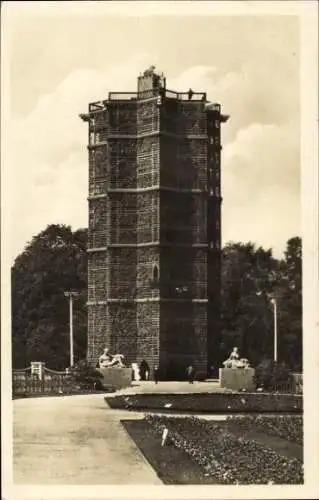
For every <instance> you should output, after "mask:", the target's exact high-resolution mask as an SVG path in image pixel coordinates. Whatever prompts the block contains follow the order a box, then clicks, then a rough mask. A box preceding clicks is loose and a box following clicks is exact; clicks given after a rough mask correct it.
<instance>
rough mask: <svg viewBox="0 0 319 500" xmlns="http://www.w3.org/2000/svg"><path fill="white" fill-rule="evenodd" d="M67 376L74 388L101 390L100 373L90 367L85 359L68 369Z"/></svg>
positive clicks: (101, 377)
mask: <svg viewBox="0 0 319 500" xmlns="http://www.w3.org/2000/svg"><path fill="white" fill-rule="evenodd" d="M69 375H70V380H71V381H72V382H73V384H74V385H75V386H79V387H80V388H81V389H82V388H85V389H96V390H102V389H103V384H102V379H103V375H102V373H101V372H100V371H99V370H97V369H96V368H94V367H92V365H90V364H89V363H88V362H87V361H86V360H85V359H84V360H81V361H78V362H77V363H76V364H75V365H74V366H72V367H71V368H70V372H69Z"/></svg>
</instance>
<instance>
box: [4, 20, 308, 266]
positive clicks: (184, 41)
mask: <svg viewBox="0 0 319 500" xmlns="http://www.w3.org/2000/svg"><path fill="white" fill-rule="evenodd" d="M9 53H10V61H9V62H10V68H9V73H10V124H9V129H10V134H9V137H10V142H9V149H10V178H11V188H10V205H11V206H10V211H11V231H10V233H11V236H10V254H11V258H12V259H14V258H15V257H16V256H17V255H18V254H19V253H20V252H21V251H22V250H23V248H24V247H25V245H26V244H27V242H29V241H30V240H31V238H32V236H34V235H36V234H37V233H38V232H40V231H41V230H43V229H44V228H45V227H46V226H47V225H48V224H52V223H61V224H68V225H71V226H72V227H73V228H74V229H76V228H79V227H87V220H88V204H87V193H88V159H87V148H86V145H87V124H85V123H83V122H82V121H81V120H80V118H79V116H78V115H79V114H80V113H83V112H86V111H87V107H88V102H90V101H94V100H101V99H105V98H107V95H108V92H109V91H112V90H113V91H114V90H115V91H135V90H136V78H137V76H138V74H139V73H140V72H141V71H143V70H144V69H146V68H147V67H149V66H150V65H152V64H154V65H155V66H156V68H157V70H159V71H163V72H164V73H165V75H166V79H167V87H168V88H170V89H176V90H179V91H187V90H188V89H189V87H191V88H192V89H193V90H194V91H199V92H201V91H202V92H207V95H208V99H209V100H210V101H212V102H219V103H220V104H221V105H222V109H223V112H224V113H225V114H227V115H230V119H229V121H228V122H227V123H226V124H224V125H223V132H222V141H223V151H222V166H221V180H222V196H223V205H222V239H223V244H225V243H226V242H229V241H241V242H248V241H252V242H254V243H256V245H258V246H259V245H261V246H264V247H266V248H273V251H274V254H275V256H278V257H280V256H281V255H282V252H283V251H284V249H285V244H286V241H287V239H288V238H290V237H293V236H296V235H300V219H301V217H300V209H301V207H300V144H299V142H300V138H299V137H300V130H299V127H300V109H299V108H300V106H299V58H300V54H299V24H298V18H297V17H294V16H289V17H288V16H272V17H271V16H241V17H235V16H233V17H232V16H213V15H206V16H197V17H192V18H190V17H186V16H183V15H179V16H176V15H171V16H163V17H159V16H150V17H145V16H144V17H134V16H133V17H132V16H131V17H123V16H116V15H113V16H111V15H100V16H94V15H91V16H89V17H83V16H77V15H76V14H75V13H74V15H71V16H70V15H68V16H67V15H65V16H64V17H63V16H61V15H59V16H55V15H54V11H51V13H50V15H48V14H45V13H43V14H39V13H38V15H37V16H36V17H35V16H32V15H24V14H21V15H20V16H17V17H16V19H15V22H14V23H11V25H10V52H9Z"/></svg>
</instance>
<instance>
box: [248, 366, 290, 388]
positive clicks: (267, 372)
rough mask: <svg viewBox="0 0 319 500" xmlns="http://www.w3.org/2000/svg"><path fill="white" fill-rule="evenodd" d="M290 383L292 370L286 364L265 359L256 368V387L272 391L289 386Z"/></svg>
mask: <svg viewBox="0 0 319 500" xmlns="http://www.w3.org/2000/svg"><path fill="white" fill-rule="evenodd" d="M290 381H291V379H290V370H289V368H288V367H287V366H286V365H285V363H278V362H275V361H272V360H270V359H264V360H263V361H262V362H261V363H260V364H259V365H258V366H257V367H256V370H255V377H254V382H255V384H256V387H262V388H263V389H265V390H268V391H269V390H270V391H272V390H276V389H278V388H280V386H288V385H289V384H290Z"/></svg>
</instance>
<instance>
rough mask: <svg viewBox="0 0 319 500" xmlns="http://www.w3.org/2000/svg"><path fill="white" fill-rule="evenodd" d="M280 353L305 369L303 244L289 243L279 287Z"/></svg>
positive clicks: (294, 241) (282, 264) (294, 364)
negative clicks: (303, 353)
mask: <svg viewBox="0 0 319 500" xmlns="http://www.w3.org/2000/svg"><path fill="white" fill-rule="evenodd" d="M277 293H278V350H279V355H280V356H281V358H282V359H284V360H285V361H286V362H287V364H288V365H289V366H290V367H293V368H294V369H295V370H298V371H299V370H301V369H302V241H301V238H299V237H294V238H290V239H289V240H288V241H287V246H286V250H285V258H284V259H283V260H282V262H281V278H280V284H279V287H278V292H277Z"/></svg>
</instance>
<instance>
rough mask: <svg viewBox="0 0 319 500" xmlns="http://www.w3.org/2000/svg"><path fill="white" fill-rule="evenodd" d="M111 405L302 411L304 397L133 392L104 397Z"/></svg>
mask: <svg viewBox="0 0 319 500" xmlns="http://www.w3.org/2000/svg"><path fill="white" fill-rule="evenodd" d="M106 401H107V403H108V404H109V405H110V407H111V408H117V409H124V408H130V409H132V410H163V409H165V405H167V404H170V405H171V406H170V410H172V411H183V412H199V413H205V412H206V413H215V412H216V413H236V412H239V413H244V412H256V413H263V412H265V413H301V412H302V409H303V400H302V396H301V395H297V394H264V393H239V392H236V393H217V392H216V393H198V394H136V395H133V396H115V397H111V398H106Z"/></svg>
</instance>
